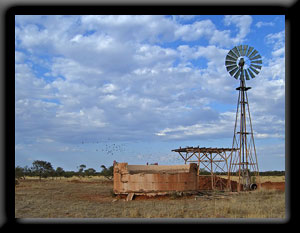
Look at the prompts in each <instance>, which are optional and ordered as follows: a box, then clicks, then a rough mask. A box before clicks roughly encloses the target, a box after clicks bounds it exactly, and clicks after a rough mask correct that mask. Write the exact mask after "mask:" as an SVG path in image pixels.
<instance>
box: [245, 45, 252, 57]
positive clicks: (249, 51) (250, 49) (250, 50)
mask: <svg viewBox="0 0 300 233" xmlns="http://www.w3.org/2000/svg"><path fill="white" fill-rule="evenodd" d="M253 49H254V48H253V47H250V48H249V50H248V52H247V54H246V57H248V56H249V54H250V53H251V52H252V50H253Z"/></svg>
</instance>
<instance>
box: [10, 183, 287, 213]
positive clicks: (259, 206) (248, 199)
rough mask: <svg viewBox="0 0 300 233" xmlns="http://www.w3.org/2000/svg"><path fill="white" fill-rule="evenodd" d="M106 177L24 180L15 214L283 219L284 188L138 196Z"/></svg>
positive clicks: (16, 192) (17, 196)
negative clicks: (121, 194)
mask: <svg viewBox="0 0 300 233" xmlns="http://www.w3.org/2000/svg"><path fill="white" fill-rule="evenodd" d="M112 187H113V184H112V182H110V181H108V180H106V179H105V178H90V179H88V178H84V179H81V180H80V179H76V178H69V179H61V180H60V179H57V180H51V179H50V180H49V179H48V180H42V181H41V182H39V181H38V180H36V179H26V180H25V181H24V180H22V181H21V183H20V185H19V186H17V187H16V188H15V217H16V218H285V193H284V192H282V191H268V190H261V191H260V190H257V191H253V192H242V193H240V194H229V193H228V194H226V195H223V194H222V193H221V194H222V195H221V196H220V193H215V195H217V196H215V197H214V196H208V195H203V196H201V197H199V198H197V199H196V198H195V197H194V196H189V197H187V196H184V197H180V198H179V197H174V198H167V199H166V198H164V199H158V200H157V199H147V200H140V199H138V198H137V199H136V200H133V201H129V202H126V201H125V200H124V199H116V197H114V196H113V195H112Z"/></svg>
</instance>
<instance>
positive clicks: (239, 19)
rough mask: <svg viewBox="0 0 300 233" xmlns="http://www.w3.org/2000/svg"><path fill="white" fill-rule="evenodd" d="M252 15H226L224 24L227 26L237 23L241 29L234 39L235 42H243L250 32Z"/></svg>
mask: <svg viewBox="0 0 300 233" xmlns="http://www.w3.org/2000/svg"><path fill="white" fill-rule="evenodd" d="M252 21H253V20H252V17H251V16H250V15H226V16H225V17H224V24H225V25H226V26H229V25H232V24H234V25H236V27H237V28H238V29H239V31H238V33H237V35H236V38H235V39H234V42H235V43H242V42H243V41H244V39H245V37H246V36H247V34H248V33H249V32H250V26H251V24H252Z"/></svg>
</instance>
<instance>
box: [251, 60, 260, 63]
mask: <svg viewBox="0 0 300 233" xmlns="http://www.w3.org/2000/svg"><path fill="white" fill-rule="evenodd" d="M251 63H256V64H262V60H258V61H251Z"/></svg>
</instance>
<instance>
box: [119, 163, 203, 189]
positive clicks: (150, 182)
mask: <svg viewBox="0 0 300 233" xmlns="http://www.w3.org/2000/svg"><path fill="white" fill-rule="evenodd" d="M197 178H198V176H197V164H195V163H190V164H185V165H128V163H115V164H114V193H115V194H129V193H135V194H139V193H140V194H143V193H145V194H147V193H168V192H172V191H182V192H183V191H195V190H197V188H198V180H197Z"/></svg>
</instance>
